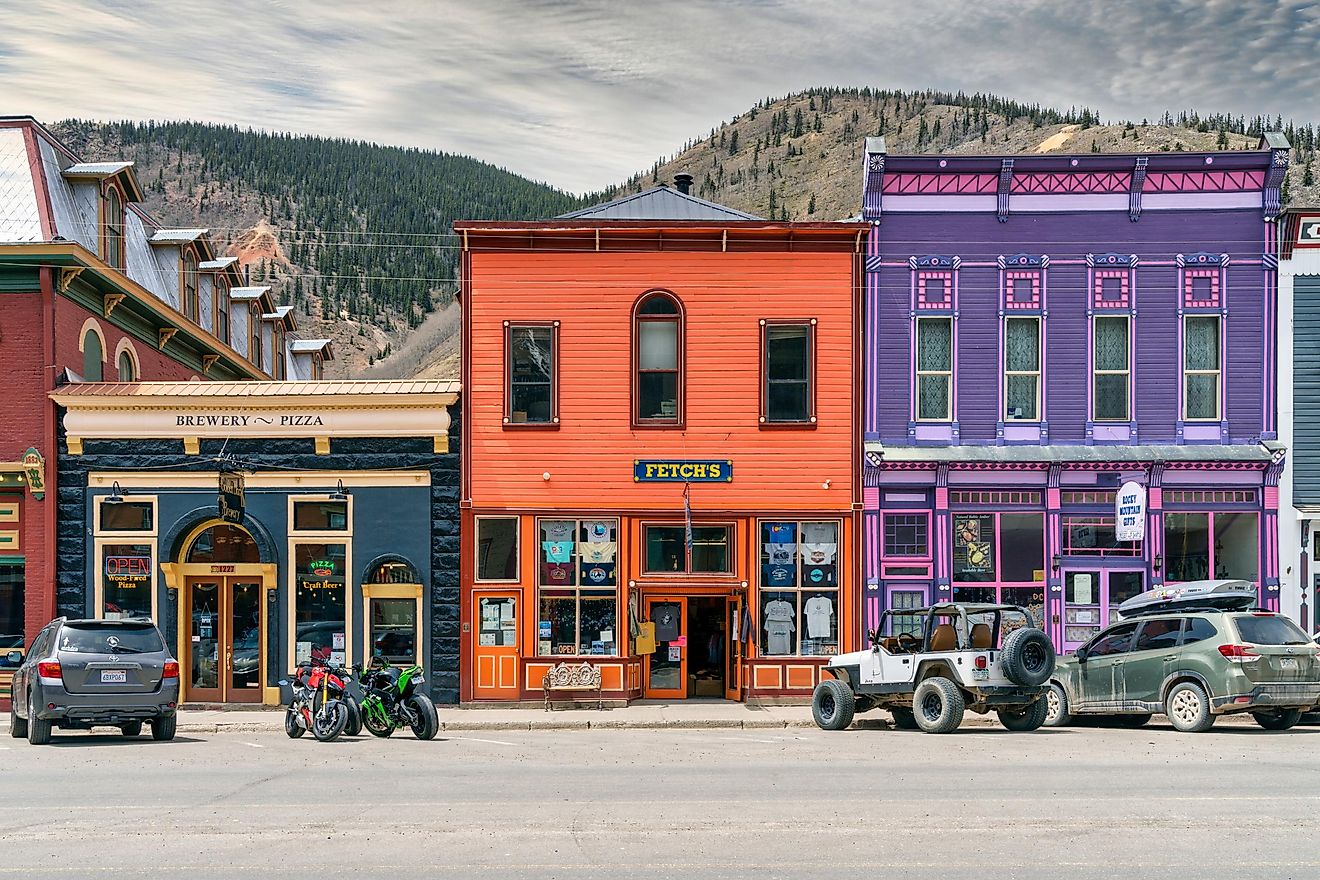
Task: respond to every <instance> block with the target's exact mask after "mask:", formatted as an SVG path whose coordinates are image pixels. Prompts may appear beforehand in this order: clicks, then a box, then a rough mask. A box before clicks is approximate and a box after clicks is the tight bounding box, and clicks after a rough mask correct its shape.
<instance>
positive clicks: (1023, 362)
mask: <svg viewBox="0 0 1320 880" xmlns="http://www.w3.org/2000/svg"><path fill="white" fill-rule="evenodd" d="M1039 420H1040V319H1039V318H1008V319H1006V320H1005V321H1004V421H1025V422H1035V421H1039Z"/></svg>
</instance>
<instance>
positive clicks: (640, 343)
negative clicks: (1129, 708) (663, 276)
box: [633, 292, 683, 425]
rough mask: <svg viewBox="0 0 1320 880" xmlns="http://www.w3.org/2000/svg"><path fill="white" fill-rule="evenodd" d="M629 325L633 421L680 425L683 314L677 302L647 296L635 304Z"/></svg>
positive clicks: (667, 297) (662, 296)
mask: <svg viewBox="0 0 1320 880" xmlns="http://www.w3.org/2000/svg"><path fill="white" fill-rule="evenodd" d="M633 325H634V327H633V335H634V343H633V345H634V353H633V363H634V367H635V376H634V380H633V421H634V422H636V423H638V424H644V425H681V424H682V423H683V313H682V310H681V309H680V307H679V304H678V300H676V299H675V298H674V297H673V296H671V295H670V294H667V293H659V292H657V293H652V294H649V295H648V296H646V297H645V298H643V299H642V300H641V302H639V303H638V304H637V308H636V311H635V313H634V318H633Z"/></svg>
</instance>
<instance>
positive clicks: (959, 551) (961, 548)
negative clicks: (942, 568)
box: [953, 514, 995, 576]
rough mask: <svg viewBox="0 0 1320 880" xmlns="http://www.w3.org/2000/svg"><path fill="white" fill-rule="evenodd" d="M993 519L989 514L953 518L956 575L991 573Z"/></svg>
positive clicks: (993, 562)
mask: <svg viewBox="0 0 1320 880" xmlns="http://www.w3.org/2000/svg"><path fill="white" fill-rule="evenodd" d="M994 542H995V519H994V517H993V516H989V515H979V514H978V515H955V516H954V518H953V572H954V575H955V576H958V575H993V574H994V570H995V560H994V546H995V544H994Z"/></svg>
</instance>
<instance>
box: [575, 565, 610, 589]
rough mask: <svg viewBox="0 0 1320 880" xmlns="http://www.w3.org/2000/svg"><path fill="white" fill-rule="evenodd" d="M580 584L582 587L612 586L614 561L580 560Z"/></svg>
mask: <svg viewBox="0 0 1320 880" xmlns="http://www.w3.org/2000/svg"><path fill="white" fill-rule="evenodd" d="M582 586H584V587H612V586H614V563H613V562H587V561H586V560H583V562H582Z"/></svg>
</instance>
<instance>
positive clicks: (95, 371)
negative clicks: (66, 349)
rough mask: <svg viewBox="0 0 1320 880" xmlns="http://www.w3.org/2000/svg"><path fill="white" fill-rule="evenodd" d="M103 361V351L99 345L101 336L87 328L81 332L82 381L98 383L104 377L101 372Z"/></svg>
mask: <svg viewBox="0 0 1320 880" xmlns="http://www.w3.org/2000/svg"><path fill="white" fill-rule="evenodd" d="M103 360H105V349H104V348H103V347H102V345H101V334H100V333H97V332H96V331H95V330H92V329H90V328H89V329H87V330H86V331H84V332H83V369H82V372H83V379H85V380H86V381H88V382H100V381H101V380H102V379H103V378H104V376H105V374H104V373H103V372H102V370H101V362H102V361H103Z"/></svg>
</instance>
